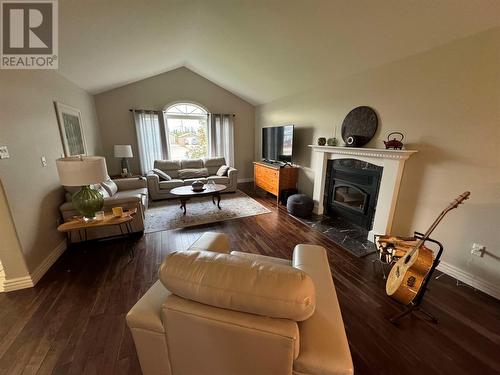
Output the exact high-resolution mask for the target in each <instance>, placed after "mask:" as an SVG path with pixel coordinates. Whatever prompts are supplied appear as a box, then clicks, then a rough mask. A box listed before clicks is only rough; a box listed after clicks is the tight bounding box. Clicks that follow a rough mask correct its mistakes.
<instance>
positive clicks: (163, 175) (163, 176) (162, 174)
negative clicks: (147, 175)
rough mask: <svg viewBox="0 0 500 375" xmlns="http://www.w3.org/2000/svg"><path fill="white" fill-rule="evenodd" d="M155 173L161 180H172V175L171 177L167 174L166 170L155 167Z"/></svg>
mask: <svg viewBox="0 0 500 375" xmlns="http://www.w3.org/2000/svg"><path fill="white" fill-rule="evenodd" d="M153 173H154V174H155V175H157V176H158V177H160V180H163V181H170V180H171V179H172V177H170V176H169V175H168V174H166V173H165V172H163V171H162V170H161V169H158V168H155V169H153Z"/></svg>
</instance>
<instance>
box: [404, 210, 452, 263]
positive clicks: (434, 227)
mask: <svg viewBox="0 0 500 375" xmlns="http://www.w3.org/2000/svg"><path fill="white" fill-rule="evenodd" d="M448 211H449V210H448V209H446V210H443V211H442V212H441V213H440V214H439V216H438V217H437V219H436V220H434V222H433V223H432V225H431V226H430V227H429V229H427V231H426V232H425V233H424V235H423V236H422V238H421V239H420V240H419V241H418V242H417V243H416V244H415V246H414V247H413V249H412V250H411V251H410V252H409V253H408V256H407V258H408V259H409V258H411V257H412V255H413V254H415V252H416V251H417V250H418V249H420V247H421V246H422V245H423V244H424V242H425V241H427V239H428V238H429V236H430V235H431V233H432V232H434V229H436V227H437V226H438V224H439V223H440V222H441V220H443V218H444V217H445V215H446V214H447V213H448Z"/></svg>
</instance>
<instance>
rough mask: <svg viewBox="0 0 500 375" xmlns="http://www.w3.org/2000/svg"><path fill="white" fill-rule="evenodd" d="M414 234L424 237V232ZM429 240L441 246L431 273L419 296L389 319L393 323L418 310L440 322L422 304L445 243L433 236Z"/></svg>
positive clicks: (418, 237) (417, 236) (420, 237)
mask: <svg viewBox="0 0 500 375" xmlns="http://www.w3.org/2000/svg"><path fill="white" fill-rule="evenodd" d="M414 236H415V238H417V239H422V238H423V236H424V234H423V233H420V232H414ZM427 241H429V242H432V243H434V244H436V245H437V246H439V250H438V253H437V255H436V258H434V261H433V262H432V266H431V269H430V270H429V273H428V274H427V276H426V277H425V280H424V282H423V284H422V287H421V288H420V290H419V292H418V294H417V296H416V297H415V299H414V300H413V301H412V302H410V304H409V305H408V306H407V307H406V310H405V311H403V312H401V313H399V314H397V315H396V316H394V317H392V318H390V319H389V321H390V322H391V323H392V324H395V325H398V324H399V321H400V319H401V318H403V317H405V316H406V315H409V314H411V313H413V312H416V311H420V312H421V313H422V314H424V315H425V316H427V317H428V318H429V319H430V321H431V322H432V323H438V320H437V318H436V317H435V316H434V315H432V314H430V313H429V312H427V311H425V310H423V309H422V307H421V306H420V305H421V304H422V299H423V298H424V296H425V292H426V291H427V284H429V281H430V280H431V279H432V274H433V273H434V270H435V269H436V267H437V266H438V265H439V262H440V259H441V254H442V253H443V245H442V244H441V243H440V242H438V241H436V240H433V239H431V238H428V239H427V240H426V242H427ZM424 243H425V242H424Z"/></svg>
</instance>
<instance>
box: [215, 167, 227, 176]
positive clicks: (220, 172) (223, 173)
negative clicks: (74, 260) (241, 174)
mask: <svg viewBox="0 0 500 375" xmlns="http://www.w3.org/2000/svg"><path fill="white" fill-rule="evenodd" d="M227 172H229V167H228V166H227V165H221V167H220V168H219V170H218V171H217V173H216V175H217V176H220V177H222V176H227Z"/></svg>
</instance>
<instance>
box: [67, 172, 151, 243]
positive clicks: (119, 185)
mask: <svg viewBox="0 0 500 375" xmlns="http://www.w3.org/2000/svg"><path fill="white" fill-rule="evenodd" d="M105 184H107V185H108V186H104V185H105ZM93 188H94V189H97V190H99V192H100V193H101V194H102V195H103V197H104V207H103V210H104V211H107V212H109V211H111V209H112V208H113V207H118V206H120V207H122V208H123V210H132V209H134V208H136V209H137V214H136V215H135V217H134V219H133V220H132V222H131V225H132V232H143V231H144V216H145V212H146V209H147V208H148V189H147V186H146V179H145V178H144V177H131V178H123V179H116V180H112V182H109V180H108V182H107V183H106V182H105V183H102V184H96V185H93ZM64 189H65V192H66V194H65V198H66V202H64V203H63V204H62V205H61V206H60V207H59V211H60V212H61V215H62V218H63V220H65V221H66V220H68V219H70V218H72V217H73V216H78V215H81V214H80V213H79V212H78V211H77V210H76V209H75V208H74V207H73V203H72V202H71V199H72V195H73V194H74V193H75V192H76V191H78V190H80V187H72V186H71V187H70V186H64ZM120 234H121V232H120V229H119V227H118V226H116V225H113V226H108V227H101V228H89V229H87V239H89V240H90V239H96V238H104V237H111V236H116V235H120ZM78 240H79V238H78V236H74V237H73V238H72V241H74V242H77V241H78Z"/></svg>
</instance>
